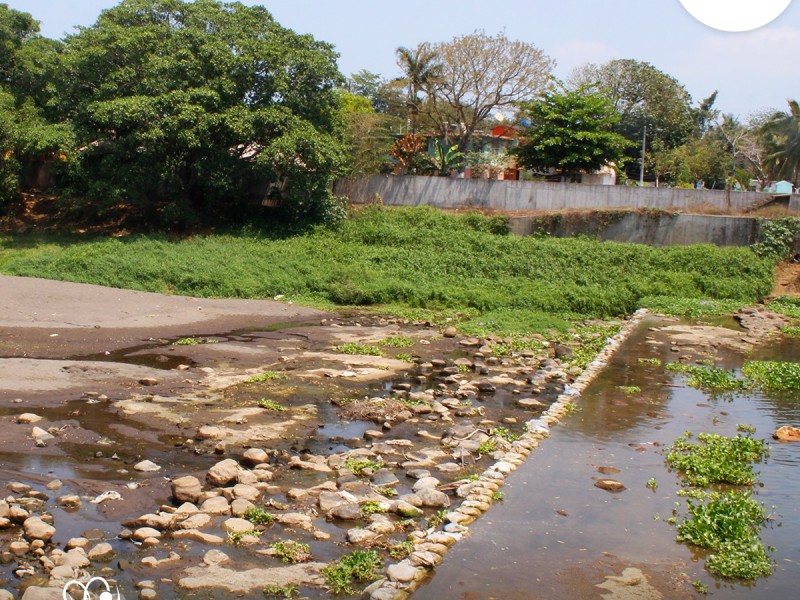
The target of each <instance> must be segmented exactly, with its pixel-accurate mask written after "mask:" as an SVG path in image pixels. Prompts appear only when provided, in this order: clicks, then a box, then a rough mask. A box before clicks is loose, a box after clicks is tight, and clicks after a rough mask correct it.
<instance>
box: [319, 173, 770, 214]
mask: <svg viewBox="0 0 800 600" xmlns="http://www.w3.org/2000/svg"><path fill="white" fill-rule="evenodd" d="M334 191H335V192H336V193H337V194H341V195H344V196H347V197H348V198H350V201H351V202H355V203H357V204H364V203H369V202H373V201H375V199H376V198H377V197H378V196H379V197H380V198H381V199H382V201H383V203H384V204H387V205H395V206H396V205H402V206H418V205H429V206H435V207H437V208H461V207H472V208H485V209H494V210H500V211H518V210H519V211H522V210H537V211H539V210H541V211H560V210H569V209H580V208H586V209H604V208H661V209H665V210H669V209H684V210H685V209H691V208H700V207H705V208H715V209H725V208H727V194H726V192H724V191H720V190H686V189H678V188H648V187H645V188H640V187H629V186H620V185H617V186H600V185H581V184H571V183H544V182H539V181H497V180H491V179H450V178H447V177H420V176H412V175H406V176H398V175H373V176H372V177H365V178H362V179H356V180H341V181H338V182H337V183H336V185H335V186H334ZM376 195H377V196H376ZM769 196H770V195H769V194H763V193H759V192H733V193H732V194H731V208H733V209H735V210H740V209H743V208H747V207H749V206H751V205H752V204H753V203H754V202H758V201H759V200H762V199H764V198H765V197H769Z"/></svg>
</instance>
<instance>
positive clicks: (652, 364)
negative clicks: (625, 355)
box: [636, 358, 661, 367]
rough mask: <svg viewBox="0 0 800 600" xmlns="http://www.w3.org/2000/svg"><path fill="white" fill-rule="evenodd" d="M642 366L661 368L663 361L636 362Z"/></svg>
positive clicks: (644, 360) (648, 359) (651, 359)
mask: <svg viewBox="0 0 800 600" xmlns="http://www.w3.org/2000/svg"><path fill="white" fill-rule="evenodd" d="M636 362H637V363H638V364H640V365H644V366H647V367H660V366H661V359H660V358H640V359H638V360H637V361H636Z"/></svg>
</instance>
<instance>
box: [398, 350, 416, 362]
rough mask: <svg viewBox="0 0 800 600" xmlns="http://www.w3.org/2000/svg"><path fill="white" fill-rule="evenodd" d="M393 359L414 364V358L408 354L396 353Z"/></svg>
mask: <svg viewBox="0 0 800 600" xmlns="http://www.w3.org/2000/svg"><path fill="white" fill-rule="evenodd" d="M395 358H396V359H397V360H402V361H405V362H414V357H413V356H412V355H410V354H409V353H408V352H398V353H397V354H396V355H395Z"/></svg>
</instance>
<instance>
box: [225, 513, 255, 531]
mask: <svg viewBox="0 0 800 600" xmlns="http://www.w3.org/2000/svg"><path fill="white" fill-rule="evenodd" d="M222 529H224V530H225V533H246V532H248V531H252V530H253V524H252V523H251V522H250V521H248V520H246V519H239V518H236V517H232V518H230V519H227V520H226V521H225V522H224V523H223V524H222Z"/></svg>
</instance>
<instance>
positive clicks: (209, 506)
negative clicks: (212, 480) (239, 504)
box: [200, 496, 231, 515]
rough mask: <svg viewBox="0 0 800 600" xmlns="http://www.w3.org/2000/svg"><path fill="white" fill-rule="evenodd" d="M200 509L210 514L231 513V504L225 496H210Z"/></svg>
mask: <svg viewBox="0 0 800 600" xmlns="http://www.w3.org/2000/svg"><path fill="white" fill-rule="evenodd" d="M200 510H201V511H203V512H204V513H206V514H209V515H229V514H230V513H231V505H230V504H229V503H228V501H227V500H226V499H225V498H224V497H223V496H217V497H215V498H209V499H208V500H206V501H205V502H203V503H202V504H201V505H200Z"/></svg>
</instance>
